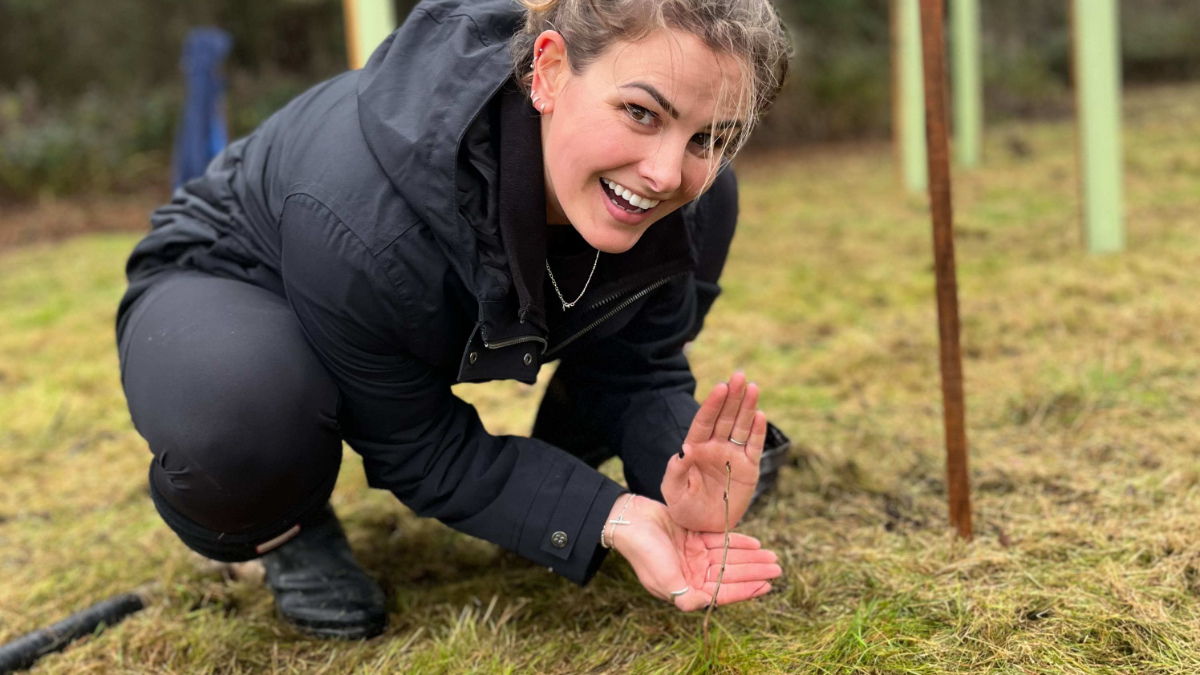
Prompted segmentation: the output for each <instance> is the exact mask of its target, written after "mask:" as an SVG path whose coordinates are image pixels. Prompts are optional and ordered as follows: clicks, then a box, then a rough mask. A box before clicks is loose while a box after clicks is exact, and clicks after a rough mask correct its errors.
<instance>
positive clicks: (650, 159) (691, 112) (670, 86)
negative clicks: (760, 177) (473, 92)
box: [533, 31, 742, 253]
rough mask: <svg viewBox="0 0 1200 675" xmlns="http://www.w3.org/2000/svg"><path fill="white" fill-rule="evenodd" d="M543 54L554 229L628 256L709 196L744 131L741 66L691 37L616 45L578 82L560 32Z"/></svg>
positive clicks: (537, 84)
mask: <svg viewBox="0 0 1200 675" xmlns="http://www.w3.org/2000/svg"><path fill="white" fill-rule="evenodd" d="M539 50H540V51H539ZM534 53H535V54H538V59H537V61H536V65H535V69H534V73H535V76H534V81H533V94H534V95H537V97H538V99H537V101H535V102H534V107H536V108H539V109H542V151H543V157H544V160H545V173H546V215H547V220H548V221H549V223H550V224H566V223H570V224H571V225H572V226H574V228H575V229H576V230H577V231H578V232H579V234H580V235H581V236H582V237H583V238H584V239H585V240H587V242H588V243H589V244H591V245H592V246H593V247H595V248H597V249H599V250H601V251H604V252H606V253H622V252H624V251H628V250H629V249H630V248H632V247H633V245H634V244H636V243H637V241H638V239H639V238H640V237H641V236H642V233H643V232H645V231H646V229H647V228H649V227H650V226H651V225H653V224H654V223H655V222H657V221H658V220H660V219H661V218H662V217H663V216H665V215H667V214H669V213H671V212H672V211H674V210H675V209H677V208H679V207H680V206H683V205H684V204H686V203H687V202H689V201H691V200H692V199H695V198H696V197H698V196H699V195H700V194H701V193H702V192H704V190H706V189H707V188H708V186H709V184H710V182H711V181H710V180H709V179H710V175H711V174H712V173H714V172H713V171H712V168H713V166H714V163H715V162H717V161H719V159H720V156H721V149H722V146H723V145H724V144H725V143H726V142H730V140H731V139H732V135H733V134H736V133H738V130H739V129H740V128H741V126H742V122H741V121H740V120H737V119H735V118H734V117H733V115H734V114H735V112H734V111H735V110H736V103H737V98H738V97H737V94H740V93H741V90H740V89H739V87H741V84H740V80H739V77H738V73H739V69H738V66H737V62H736V61H735V60H734V59H733V58H732V57H730V56H728V55H724V54H721V55H718V54H716V53H714V52H713V51H712V50H711V49H709V48H708V47H707V46H706V45H705V44H704V43H703V42H701V41H700V40H699V39H698V38H696V37H695V36H692V35H690V34H687V33H682V32H673V31H672V32H667V31H658V32H656V33H654V34H653V35H651V36H650V37H648V38H646V39H644V40H641V41H639V42H636V43H620V44H617V45H614V46H613V47H611V48H609V49H608V50H607V51H606V52H605V53H604V54H602V55H601V57H600V58H598V59H597V60H596V61H594V62H593V63H592V64H591V65H589V66H588V67H587V68H586V69H585V70H584V71H583V73H581V74H579V75H575V74H573V73H572V72H571V69H570V67H569V65H568V63H567V60H566V51H565V45H564V43H563V40H562V36H561V35H559V34H558V33H557V32H554V31H547V32H545V33H542V34H541V35H540V36H539V37H538V40H537V43H536V46H535V48H534ZM543 104H544V108H542V106H543ZM714 122H715V129H714Z"/></svg>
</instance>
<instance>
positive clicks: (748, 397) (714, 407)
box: [662, 372, 767, 532]
mask: <svg viewBox="0 0 1200 675" xmlns="http://www.w3.org/2000/svg"><path fill="white" fill-rule="evenodd" d="M757 405H758V386H757V385H755V384H752V383H751V384H747V383H746V376H745V375H744V374H743V373H741V372H738V373H734V375H733V377H731V378H729V383H728V384H725V383H723V382H722V383H720V384H717V385H716V386H714V387H713V388H712V391H711V392H710V393H709V395H708V398H707V399H705V401H704V403H703V405H701V406H700V410H698V411H697V412H696V417H695V418H694V419H693V420H692V427H691V429H689V430H688V435H687V438H686V439H685V440H684V443H683V448H682V450H681V451H680V453H679V454H678V455H676V456H674V457H672V458H671V461H670V462H668V463H667V471H666V473H665V474H664V475H663V482H662V494H663V499H665V500H666V502H667V509H668V512H669V513H670V514H671V518H672V519H674V521H675V522H676V523H677V524H678V525H680V526H681V527H684V528H687V529H689V530H695V531H698V532H724V530H725V501H724V495H725V479H726V469H725V464H726V462H728V463H729V479H730V480H729V523H730V525H731V526H732V525H734V524H736V523H737V522H738V521H739V520H741V518H742V515H743V514H744V513H745V512H746V509H747V508H749V507H750V499H751V497H753V495H754V486H755V485H757V484H758V463H759V460H760V459H761V458H762V450H763V443H764V442H765V441H766V437H767V416H766V414H765V413H763V412H762V411H760V410H757V408H756V406H757ZM731 439H734V440H737V441H741V442H745V445H744V446H743V445H739V444H738V443H735V442H734V440H731Z"/></svg>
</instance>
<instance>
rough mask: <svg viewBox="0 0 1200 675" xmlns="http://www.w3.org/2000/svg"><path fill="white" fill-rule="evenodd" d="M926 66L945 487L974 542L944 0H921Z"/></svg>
mask: <svg viewBox="0 0 1200 675" xmlns="http://www.w3.org/2000/svg"><path fill="white" fill-rule="evenodd" d="M920 2H921V13H920V15H921V33H922V35H923V39H922V51H923V53H924V64H925V110H926V118H925V119H926V136H927V137H928V139H929V148H928V150H929V153H928V154H929V179H930V180H929V203H930V209H931V211H932V213H933V258H934V269H935V272H936V274H937V304H938V337H939V343H940V348H941V366H942V405H943V409H944V412H945V426H946V487H947V492H948V493H949V499H950V524H951V525H952V526H954V528H955V529H956V530H957V531H958V534H959V536H961V537H963V538H964V539H970V538H971V488H970V481H969V479H968V476H967V431H966V406H965V404H964V402H963V377H962V350H961V348H960V345H959V337H958V327H959V326H958V281H957V279H956V273H955V268H954V214H953V211H952V209H951V195H950V140H949V138H948V134H947V130H946V127H947V124H946V122H947V120H946V54H945V51H946V50H945V44H944V39H943V37H944V35H943V30H944V17H943V9H942V0H920Z"/></svg>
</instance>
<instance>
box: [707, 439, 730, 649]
mask: <svg viewBox="0 0 1200 675" xmlns="http://www.w3.org/2000/svg"><path fill="white" fill-rule="evenodd" d="M732 478H733V467H732V466H731V465H730V464H729V462H725V495H724V499H725V550H723V551H722V552H721V571H720V572H718V573H717V587H716V588H714V589H713V596H712V600H710V601H709V603H708V611H706V612H705V613H704V658H706V659H707V658H708V657H709V648H710V645H709V635H708V620H709V619H711V618H712V613H713V610H714V609H716V607H717V594H718V593H720V592H721V579H723V578H725V560H726V559H727V558H728V557H729V483H730V480H731V479H732Z"/></svg>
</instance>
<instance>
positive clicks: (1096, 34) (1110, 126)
mask: <svg viewBox="0 0 1200 675" xmlns="http://www.w3.org/2000/svg"><path fill="white" fill-rule="evenodd" d="M1071 2H1072V7H1071V25H1072V32H1073V33H1074V35H1072V38H1071V39H1072V43H1073V57H1074V58H1073V61H1074V68H1073V70H1074V74H1075V110H1076V117H1077V123H1078V125H1079V134H1078V137H1079V167H1080V195H1081V199H1080V201H1081V203H1082V205H1083V209H1082V211H1083V221H1084V233H1085V239H1086V241H1087V247H1088V251H1090V252H1092V253H1111V252H1116V251H1121V250H1124V248H1125V228H1124V223H1123V208H1124V207H1123V205H1122V202H1123V200H1122V197H1121V185H1122V173H1123V172H1122V168H1121V161H1122V160H1121V49H1120V27H1119V22H1118V19H1119V16H1118V11H1117V0H1071Z"/></svg>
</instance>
